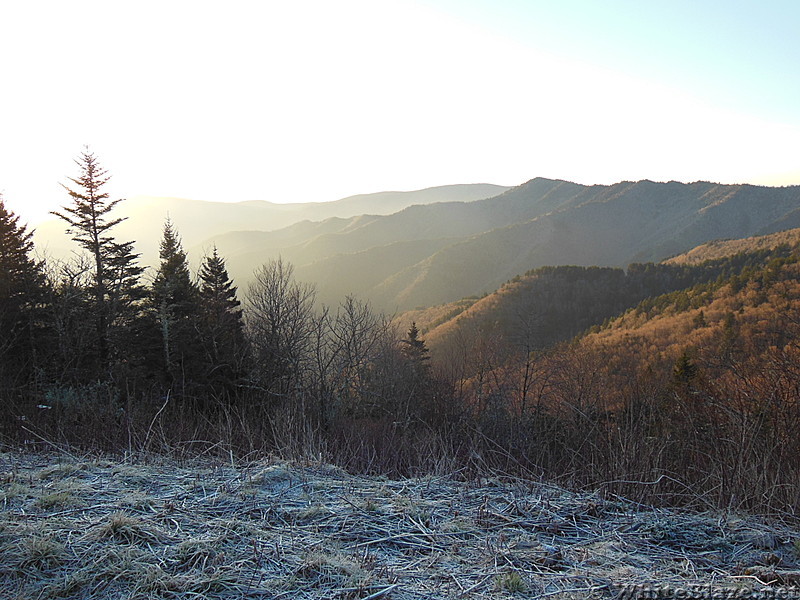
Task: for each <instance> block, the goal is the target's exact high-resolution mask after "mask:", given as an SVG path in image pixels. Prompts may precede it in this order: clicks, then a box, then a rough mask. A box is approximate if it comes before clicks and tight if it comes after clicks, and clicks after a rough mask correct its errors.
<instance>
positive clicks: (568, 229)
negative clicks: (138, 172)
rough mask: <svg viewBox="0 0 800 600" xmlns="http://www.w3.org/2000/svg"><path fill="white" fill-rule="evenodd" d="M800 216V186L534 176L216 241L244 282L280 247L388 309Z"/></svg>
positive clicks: (640, 257) (786, 223)
mask: <svg viewBox="0 0 800 600" xmlns="http://www.w3.org/2000/svg"><path fill="white" fill-rule="evenodd" d="M796 225H800V187H787V188H767V187H758V186H750V185H719V184H714V183H705V182H699V183H692V184H683V183H678V182H670V183H654V182H651V181H640V182H622V183H618V184H615V185H608V186H603V185H596V186H583V185H578V184H575V183H570V182H566V181H554V180H548V179H541V178H540V179H534V180H532V181H529V182H527V183H525V184H523V185H521V186H518V187H516V188H512V189H510V190H508V191H506V192H504V193H502V194H500V195H498V196H495V197H492V198H487V199H485V200H478V201H475V202H470V203H463V202H445V203H438V204H432V205H425V206H412V207H408V208H406V209H404V210H402V211H399V212H397V213H395V214H392V215H385V216H358V217H352V218H350V219H329V220H326V221H323V222H319V223H302V224H298V225H295V226H292V227H290V228H288V229H284V230H279V231H273V232H262V233H259V232H249V233H246V234H244V233H239V232H230V233H227V234H224V235H221V236H217V237H215V238H212V239H211V240H209V241H207V242H206V244H211V243H216V244H217V246H218V247H219V249H220V251H221V252H222V253H223V255H225V256H227V257H228V259H229V261H230V265H231V270H232V273H234V274H235V275H236V276H237V277H238V278H240V279H243V278H245V277H247V276H248V274H249V273H250V272H251V271H252V269H253V268H254V267H255V266H257V265H258V264H260V263H261V262H263V261H264V260H265V259H267V258H270V257H274V256H277V255H278V254H280V255H282V256H283V258H284V259H286V260H289V261H291V262H292V263H294V264H295V266H296V274H297V276H298V278H300V279H302V280H305V281H311V282H315V283H317V285H318V288H319V292H320V298H321V300H323V301H325V302H327V303H336V302H338V300H339V299H340V298H341V297H342V296H344V295H345V294H347V293H351V292H352V293H355V294H357V295H359V296H361V297H364V298H368V299H370V300H371V301H372V302H373V303H374V304H375V305H376V306H378V307H380V308H382V309H384V310H388V311H390V312H391V311H402V310H407V309H410V308H414V307H418V306H432V305H436V304H441V303H445V302H449V301H453V300H457V299H459V298H462V297H465V296H469V295H474V294H481V293H483V292H490V291H492V290H494V289H497V288H498V287H499V286H500V285H501V284H502V283H503V282H505V281H507V280H509V279H511V278H512V277H514V276H515V275H517V274H520V273H524V272H525V271H527V270H529V269H532V268H535V267H538V266H544V265H564V264H573V265H583V266H591V265H601V266H626V265H628V264H629V263H631V262H636V261H641V262H644V261H659V260H662V259H664V258H667V257H669V256H672V255H675V254H678V253H681V252H684V251H686V250H689V249H690V248H693V247H694V246H697V245H698V244H702V243H704V242H707V241H709V240H713V239H718V238H739V237H744V236H749V235H757V234H763V233H770V232H773V231H778V230H781V229H786V228H789V227H793V226H796Z"/></svg>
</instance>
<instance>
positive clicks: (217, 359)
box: [199, 246, 245, 394]
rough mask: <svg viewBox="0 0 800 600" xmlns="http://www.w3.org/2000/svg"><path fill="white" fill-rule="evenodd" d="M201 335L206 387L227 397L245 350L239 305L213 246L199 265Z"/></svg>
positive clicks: (234, 291) (220, 258) (232, 286)
mask: <svg viewBox="0 0 800 600" xmlns="http://www.w3.org/2000/svg"><path fill="white" fill-rule="evenodd" d="M199 276H200V282H201V283H200V304H201V311H202V315H201V316H202V318H201V335H202V342H203V349H204V351H205V357H204V358H205V361H206V363H207V367H208V368H207V371H206V372H207V374H208V380H209V384H210V385H211V386H212V388H213V389H214V391H216V392H224V393H227V394H230V393H231V392H232V391H233V386H234V384H235V381H236V379H237V378H238V377H239V375H240V372H239V371H240V367H239V366H240V363H241V360H242V354H243V351H244V348H245V343H244V329H243V324H242V311H241V308H240V306H241V302H239V300H238V299H237V298H236V287H235V286H234V285H233V281H231V279H230V277H229V276H228V271H227V269H226V268H225V260H224V259H223V258H222V257H221V256H220V255H219V253H218V252H217V248H216V246H215V247H214V251H213V252H212V254H211V256H206V257H205V259H204V260H203V264H202V265H201V266H200V272H199Z"/></svg>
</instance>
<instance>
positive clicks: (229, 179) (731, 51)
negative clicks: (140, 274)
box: [0, 0, 800, 221]
mask: <svg viewBox="0 0 800 600" xmlns="http://www.w3.org/2000/svg"><path fill="white" fill-rule="evenodd" d="M798 31H800V2H797V1H796V0H785V1H778V0H751V1H741V0H719V1H716V0H686V1H683V0H665V1H661V2H650V1H643V0H630V1H624V0H582V1H579V0H547V1H544V0H542V1H539V0H520V1H512V0H417V1H412V0H397V1H388V0H364V1H359V0H337V1H335V2H333V1H331V0H320V1H302V0H297V1H286V0H280V1H272V0H260V1H237V0H228V1H226V2H220V1H214V2H205V1H199V0H191V1H178V0H157V1H149V0H144V1H143V0H137V1H136V2H133V1H130V2H122V1H120V2H109V1H107V0H98V1H86V0H69V1H64V0H55V1H35V0H31V1H26V2H22V1H20V2H12V1H4V0H0V57H1V58H0V65H1V67H0V75H1V77H0V86H2V87H1V88H0V89H2V92H0V191H2V192H3V194H4V197H5V200H6V203H7V205H8V206H9V207H10V208H12V209H13V210H15V211H17V212H18V213H21V214H22V215H23V216H24V217H25V218H26V219H31V220H32V221H35V220H36V219H37V218H38V216H40V215H42V214H45V213H46V212H47V211H49V210H53V209H55V208H57V207H58V206H60V205H62V204H63V203H65V202H66V195H65V193H64V191H63V190H62V189H61V188H60V186H59V185H58V184H59V182H66V177H67V176H69V175H76V174H77V171H76V167H75V165H74V163H73V162H72V161H73V159H74V158H75V157H76V156H77V155H78V153H79V152H80V150H81V148H82V147H83V146H84V145H86V144H88V145H89V146H90V148H91V149H92V150H93V151H95V153H96V154H97V155H98V156H99V158H100V160H101V162H102V164H103V165H104V166H105V167H106V168H107V169H109V171H110V172H111V174H112V175H113V179H112V182H111V184H110V191H111V193H112V194H114V195H115V197H122V196H127V197H131V196H134V195H138V194H151V195H164V196H166V195H171V196H181V197H188V198H197V199H208V200H246V199H263V200H270V201H274V202H291V201H325V200H333V199H337V198H340V197H343V196H347V195H351V194H356V193H364V192H375V191H381V190H410V189H419V188H423V187H428V186H433V185H443V184H449V183H471V182H490V183H498V184H505V185H516V184H519V183H522V182H524V181H526V180H528V179H531V178H533V177H537V176H543V177H551V178H562V179H568V180H572V181H577V182H579V183H587V184H590V183H613V182H616V181H620V180H625V179H628V180H636V179H644V178H648V179H653V180H657V181H666V180H671V179H676V180H679V181H695V180H698V179H702V180H710V181H721V182H726V183H734V182H747V183H759V184H771V185H772V184H774V185H783V184H800V149H798V142H800V35H798Z"/></svg>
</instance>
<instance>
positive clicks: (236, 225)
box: [36, 183, 508, 277]
mask: <svg viewBox="0 0 800 600" xmlns="http://www.w3.org/2000/svg"><path fill="white" fill-rule="evenodd" d="M507 189H508V187H505V186H500V185H492V184H488V183H476V184H457V185H445V186H438V187H432V188H426V189H423V190H416V191H409V192H378V193H374V194H360V195H357V196H349V197H347V198H342V199H341V200H335V201H332V202H303V203H294V204H278V203H274V202H266V201H263V200H251V201H246V202H208V201H202V200H189V199H185V198H166V197H152V196H137V197H133V198H129V199H127V200H125V201H123V202H121V203H120V204H119V205H118V208H117V209H115V211H114V216H120V217H127V220H126V221H124V222H123V223H121V224H120V225H119V226H117V227H116V228H115V229H114V235H115V236H116V237H117V238H119V239H120V240H136V250H137V252H140V253H141V254H142V260H143V262H144V263H145V264H149V265H153V264H155V263H156V262H157V260H158V244H159V242H160V240H161V236H162V227H163V224H164V220H165V219H166V218H167V217H168V216H169V218H170V219H172V221H173V222H174V224H175V226H176V227H177V229H178V231H179V233H180V235H181V237H182V239H183V244H184V248H186V249H189V248H191V249H192V250H193V254H195V253H198V252H199V253H201V254H202V253H203V252H205V250H206V249H208V248H209V247H210V246H209V243H208V242H207V240H208V239H209V238H212V237H213V236H218V235H221V234H224V233H226V232H229V231H237V232H247V233H239V234H237V235H238V236H239V237H240V238H241V239H242V240H245V241H246V240H249V239H250V237H248V234H249V233H250V230H254V231H258V232H264V231H273V230H276V229H282V228H285V227H289V226H291V225H294V224H295V223H300V222H302V221H322V220H325V219H329V218H350V217H355V216H358V215H363V214H370V215H388V214H392V213H395V212H397V211H399V210H402V209H404V208H406V207H408V206H412V205H415V204H431V203H435V202H471V201H473V200H480V199H482V198H488V197H490V196H495V195H497V194H499V193H502V192H504V191H505V190H507ZM65 202H66V199H65ZM63 229H64V228H63V224H62V222H61V221H58V220H53V221H48V222H45V223H42V224H40V225H39V226H38V227H37V228H36V242H37V246H38V247H39V248H46V249H47V252H48V253H50V254H52V255H54V256H65V255H68V254H69V253H70V252H72V251H73V250H74V249H75V245H74V244H72V243H71V242H70V240H69V238H68V237H67V236H66V235H64V233H63ZM301 230H302V228H301ZM294 233H295V232H294V231H290V232H287V235H290V236H291V235H294ZM280 237H281V236H278V238H280ZM190 258H191V259H192V260H193V262H195V263H198V262H199V260H200V256H194V255H193V256H190ZM259 264H260V263H259ZM251 271H252V270H250V271H248V272H247V273H246V276H248V277H249V273H250V272H251ZM240 272H244V271H241V270H240Z"/></svg>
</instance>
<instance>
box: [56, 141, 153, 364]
mask: <svg viewBox="0 0 800 600" xmlns="http://www.w3.org/2000/svg"><path fill="white" fill-rule="evenodd" d="M75 162H76V164H77V165H78V167H79V168H80V174H79V176H78V177H75V178H72V177H70V178H69V179H70V181H71V182H72V183H73V184H74V185H75V187H74V188H72V187H68V186H66V185H64V186H63V187H64V189H65V190H66V191H67V193H68V194H69V196H70V198H71V199H72V204H71V205H70V206H65V207H63V211H62V212H59V211H54V212H53V213H52V214H54V215H55V216H57V217H59V218H61V219H63V220H64V221H65V222H66V223H67V225H68V226H69V232H70V233H71V234H72V236H73V237H72V239H73V240H74V241H76V242H78V244H80V246H81V247H82V248H84V249H85V250H86V251H88V252H89V254H90V255H91V258H92V261H93V265H94V273H93V282H92V290H91V291H92V296H93V307H92V312H93V315H92V316H93V320H94V325H95V331H96V336H97V348H98V359H99V366H100V368H102V369H105V368H106V367H107V366H108V364H109V357H110V349H109V345H110V342H109V338H110V335H109V330H110V327H111V324H112V323H114V322H115V321H116V320H117V319H118V318H120V317H121V315H122V314H123V313H124V312H125V309H127V308H130V306H131V304H132V303H133V302H134V301H135V299H136V297H137V295H138V296H140V295H141V293H140V291H139V290H140V288H138V283H137V280H138V277H139V275H140V274H141V272H142V271H141V269H140V268H139V267H138V266H137V265H136V261H137V259H138V257H139V255H138V254H135V253H134V252H133V243H132V242H126V243H118V242H117V241H116V240H115V239H114V238H113V237H112V236H111V235H110V230H111V228H113V227H114V226H115V225H118V224H119V223H121V222H122V221H123V220H124V218H120V217H118V218H111V217H110V216H109V213H110V212H111V210H112V209H113V208H114V207H115V206H116V205H117V204H119V203H120V202H121V201H122V199H116V200H110V199H109V194H108V192H106V191H105V185H106V184H107V183H108V181H109V179H110V177H109V176H108V172H107V171H106V170H105V169H104V168H103V167H101V166H100V163H99V161H98V160H97V157H96V156H95V155H94V154H93V153H92V152H90V151H89V150H88V148H87V149H84V150H83V152H82V153H81V155H80V157H79V158H78V159H77V160H76V161H75ZM128 294H131V295H130V296H129V295H128Z"/></svg>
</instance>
